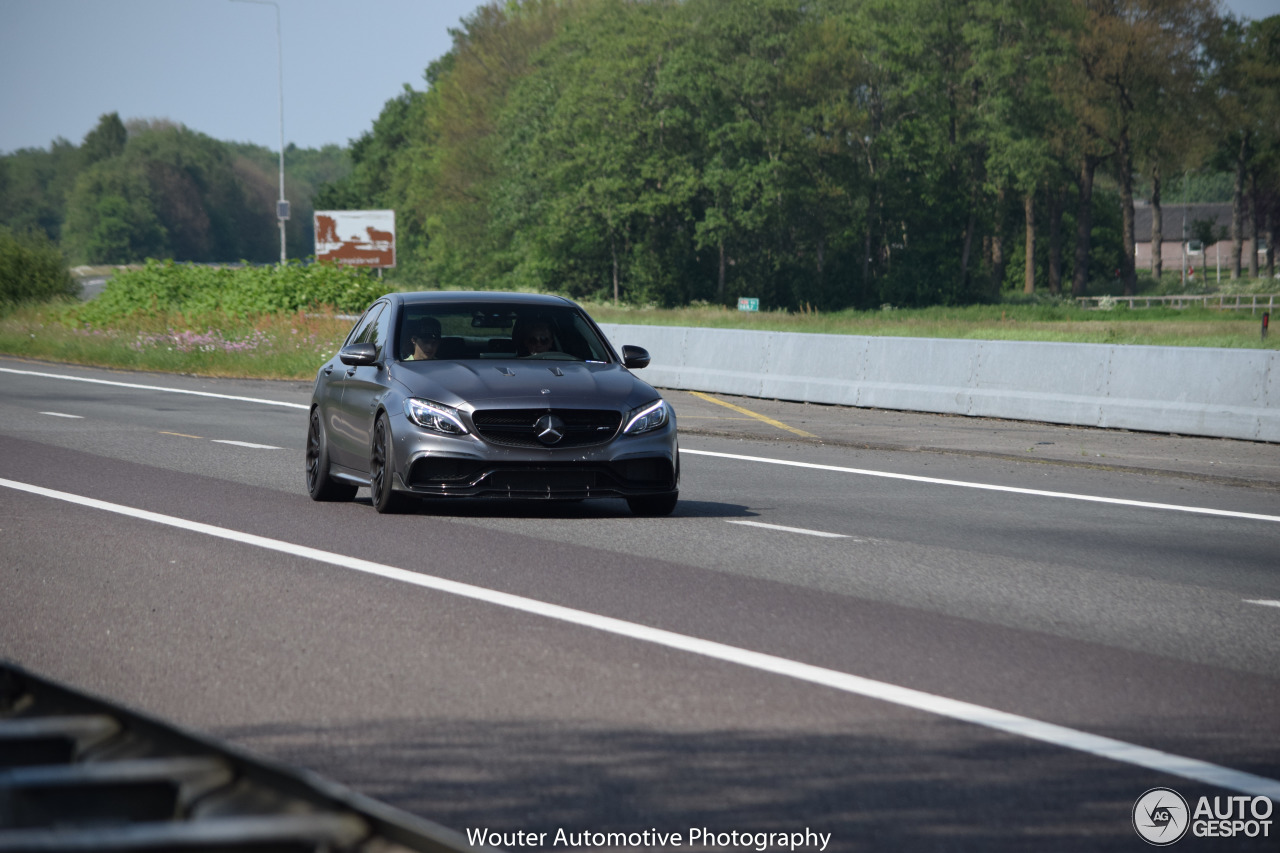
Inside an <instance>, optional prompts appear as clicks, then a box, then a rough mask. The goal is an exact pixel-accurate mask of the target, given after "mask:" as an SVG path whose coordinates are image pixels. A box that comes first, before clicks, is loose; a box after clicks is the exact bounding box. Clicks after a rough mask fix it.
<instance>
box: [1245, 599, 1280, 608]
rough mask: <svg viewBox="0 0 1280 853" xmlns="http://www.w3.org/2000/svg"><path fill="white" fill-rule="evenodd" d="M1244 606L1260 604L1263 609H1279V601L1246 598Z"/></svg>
mask: <svg viewBox="0 0 1280 853" xmlns="http://www.w3.org/2000/svg"><path fill="white" fill-rule="evenodd" d="M1244 603H1245V604H1261V605H1262V606H1263V607H1280V601H1272V600H1271V599H1269V598H1246V599H1245V600H1244Z"/></svg>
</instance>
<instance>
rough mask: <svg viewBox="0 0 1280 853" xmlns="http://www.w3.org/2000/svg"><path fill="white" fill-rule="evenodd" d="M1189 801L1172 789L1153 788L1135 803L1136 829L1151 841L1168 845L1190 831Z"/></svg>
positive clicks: (1157, 844)
mask: <svg viewBox="0 0 1280 853" xmlns="http://www.w3.org/2000/svg"><path fill="white" fill-rule="evenodd" d="M1190 823H1191V815H1190V814H1189V813H1188V812H1187V801H1186V800H1184V799H1182V795H1181V794H1179V793H1178V792H1177V791H1175V790H1173V789H1172V788H1152V789H1151V790H1150V791H1147V792H1146V793H1145V794H1143V795H1142V796H1141V797H1138V801H1137V802H1136V803H1134V804H1133V828H1134V829H1135V830H1137V832H1138V835H1140V836H1142V840H1143V841H1145V842H1147V843H1148V844H1154V845H1155V846H1157V847H1166V846H1168V845H1170V844H1172V843H1174V842H1175V841H1177V840H1179V839H1180V838H1182V836H1184V835H1186V834H1187V827H1188V826H1189V825H1190Z"/></svg>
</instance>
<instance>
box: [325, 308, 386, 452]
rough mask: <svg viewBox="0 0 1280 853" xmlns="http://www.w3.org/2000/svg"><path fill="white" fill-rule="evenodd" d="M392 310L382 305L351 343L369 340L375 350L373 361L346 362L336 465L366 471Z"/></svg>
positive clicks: (383, 389) (382, 388)
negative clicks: (344, 459) (341, 426)
mask: <svg viewBox="0 0 1280 853" xmlns="http://www.w3.org/2000/svg"><path fill="white" fill-rule="evenodd" d="M394 313H395V312H394V310H393V309H392V307H391V306H390V305H385V304H384V307H383V309H382V311H381V312H379V314H378V315H377V316H376V317H374V318H372V319H373V322H372V323H370V324H369V326H368V328H367V330H366V331H365V333H364V334H363V335H362V337H361V338H360V340H357V341H353V343H370V344H373V345H374V347H375V349H376V350H377V353H378V355H377V358H376V359H375V361H374V363H373V364H361V365H352V366H348V367H347V369H346V375H345V376H344V377H343V386H342V401H341V403H340V404H339V408H340V409H341V411H342V417H343V420H344V429H343V442H344V444H343V446H342V448H341V451H340V452H342V453H343V454H344V458H346V459H347V460H349V461H341V462H339V463H338V464H339V465H346V466H347V467H348V468H354V469H356V470H357V471H368V469H369V448H370V444H371V442H372V440H373V418H374V415H375V414H376V413H377V411H378V403H379V402H381V400H382V397H383V395H384V394H385V393H386V391H387V385H388V381H389V379H388V377H389V373H388V371H387V368H386V362H387V361H388V360H389V359H390V358H391V355H392V353H391V350H390V348H389V340H390V337H391V317H392V314H394Z"/></svg>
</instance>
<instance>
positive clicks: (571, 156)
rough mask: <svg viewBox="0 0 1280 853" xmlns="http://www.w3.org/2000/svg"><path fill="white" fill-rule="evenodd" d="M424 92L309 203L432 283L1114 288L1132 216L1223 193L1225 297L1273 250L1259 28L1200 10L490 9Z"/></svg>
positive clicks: (1172, 2)
mask: <svg viewBox="0 0 1280 853" xmlns="http://www.w3.org/2000/svg"><path fill="white" fill-rule="evenodd" d="M424 76H425V82H426V86H425V89H424V90H421V91H419V90H415V89H412V88H410V87H408V86H406V88H405V91H404V92H403V93H402V94H401V95H400V96H399V97H397V98H395V99H393V100H391V101H389V102H388V103H387V104H386V106H385V107H384V109H383V110H382V112H381V114H380V115H379V117H378V118H377V120H376V121H375V122H374V124H373V126H372V128H371V129H370V130H369V131H368V132H366V133H365V134H364V135H363V136H362V137H361V138H360V139H359V140H356V141H355V142H354V143H353V145H352V146H351V150H350V154H351V159H352V171H351V172H350V173H349V174H348V175H346V176H345V177H343V178H342V179H340V180H338V181H335V182H333V183H330V184H328V185H327V186H325V187H323V188H322V189H321V190H320V194H319V197H318V199H317V205H318V206H320V207H323V208H337V209H343V208H369V207H373V208H393V209H395V210H396V211H397V217H398V219H397V228H398V232H399V242H400V252H399V258H400V261H401V263H402V265H404V266H405V267H406V269H405V270H404V272H405V273H406V274H412V276H414V277H415V280H416V281H419V282H422V283H425V284H427V285H429V286H438V287H446V288H453V287H476V286H482V287H495V286H496V287H515V288H532V289H540V290H552V291H558V292H564V293H568V294H570V295H573V296H576V297H580V298H581V297H593V298H600V297H609V298H621V299H623V300H627V301H632V302H653V303H658V304H663V305H677V304H685V303H689V302H691V301H696V300H706V301H709V302H721V303H723V302H732V301H733V300H734V299H735V298H737V297H738V296H754V297H759V298H760V299H761V302H762V304H763V305H767V306H771V307H789V308H795V307H803V306H813V307H819V308H824V309H826V308H840V307H846V306H856V307H875V306H879V305H881V304H884V303H892V304H895V305H924V304H938V303H944V304H946V303H962V302H972V301H982V300H988V299H994V298H998V297H999V296H1000V295H1001V294H1002V293H1003V292H1007V291H1011V290H1012V291H1025V292H1034V291H1043V290H1047V291H1048V292H1050V293H1053V294H1058V293H1067V292H1070V293H1072V294H1082V293H1084V292H1086V290H1087V289H1088V288H1090V287H1091V286H1095V287H1096V286H1099V285H1100V284H1101V285H1106V286H1112V285H1114V284H1116V280H1117V279H1119V285H1120V286H1122V288H1123V290H1124V292H1125V293H1132V292H1134V290H1135V289H1136V288H1137V286H1138V283H1139V277H1140V276H1147V275H1155V276H1157V277H1158V276H1159V274H1160V272H1161V271H1160V270H1159V269H1158V268H1157V269H1155V270H1137V269H1135V264H1134V243H1135V240H1136V236H1137V235H1135V233H1134V207H1135V204H1137V203H1138V202H1139V201H1146V202H1147V203H1150V204H1151V205H1153V207H1154V208H1155V210H1156V211H1157V212H1158V211H1159V210H1160V209H1161V206H1162V204H1163V203H1164V202H1165V200H1168V199H1170V197H1171V196H1172V200H1174V201H1177V202H1181V201H1183V200H1184V199H1187V198H1190V197H1189V194H1188V191H1187V188H1186V183H1187V181H1188V180H1192V182H1193V183H1194V179H1195V178H1196V177H1202V176H1209V175H1212V176H1217V175H1221V174H1226V175H1227V176H1228V181H1229V183H1230V186H1231V195H1232V197H1233V199H1234V209H1235V214H1234V219H1233V225H1232V237H1233V238H1234V245H1235V247H1236V249H1235V251H1234V252H1233V254H1232V257H1231V275H1232V276H1233V277H1239V276H1241V275H1244V274H1246V273H1247V274H1250V275H1257V274H1258V273H1259V271H1258V265H1257V257H1256V253H1252V255H1251V256H1250V257H1248V258H1242V251H1241V245H1242V243H1243V241H1244V240H1245V239H1247V238H1252V237H1255V236H1258V235H1262V236H1263V237H1264V238H1265V237H1267V236H1270V237H1271V239H1267V240H1266V242H1267V245H1268V246H1270V245H1273V244H1274V236H1273V235H1274V230H1275V222H1276V215H1275V214H1276V212H1277V207H1278V205H1280V156H1278V155H1280V16H1276V17H1272V18H1268V19H1266V20H1264V21H1258V22H1250V23H1246V22H1242V21H1239V20H1235V19H1233V18H1232V17H1231V16H1229V15H1224V14H1222V13H1221V12H1220V10H1219V9H1218V7H1217V5H1216V3H1215V2H1214V0H502V2H491V3H489V4H487V5H484V6H481V7H480V8H479V9H477V10H476V11H475V12H474V13H473V14H472V15H470V16H469V17H467V18H465V19H464V20H463V21H462V22H461V26H460V27H458V28H457V29H456V30H454V31H453V46H452V49H451V50H450V51H449V52H448V53H447V54H446V55H445V56H443V57H442V58H440V59H439V60H437V61H436V62H433V63H432V64H431V65H430V66H429V67H428V68H427V69H426V72H425V75H424ZM1171 189H1172V190H1173V192H1172V193H1170V190H1171ZM1190 200H1193V201H1194V200H1196V199H1195V198H1190ZM1155 223H1156V224H1155V226H1154V228H1155V229H1156V230H1157V231H1159V230H1160V229H1161V228H1162V225H1161V217H1160V216H1159V215H1157V216H1156V217H1155ZM1161 236H1162V235H1161V234H1160V233H1157V234H1156V235H1155V237H1156V239H1157V241H1158V240H1159V239H1160V237H1161ZM1267 257H1268V260H1267V274H1268V275H1271V274H1273V273H1274V267H1273V264H1274V258H1273V255H1271V254H1268V256H1267Z"/></svg>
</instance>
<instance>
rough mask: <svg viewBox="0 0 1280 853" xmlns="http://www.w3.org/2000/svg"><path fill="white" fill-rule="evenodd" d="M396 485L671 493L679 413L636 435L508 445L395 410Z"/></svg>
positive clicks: (422, 489)
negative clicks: (431, 428)
mask: <svg viewBox="0 0 1280 853" xmlns="http://www.w3.org/2000/svg"><path fill="white" fill-rule="evenodd" d="M393 420H396V421H399V422H398V423H393V424H392V435H393V436H395V450H394V454H395V465H394V470H395V471H396V476H395V478H394V485H393V488H396V489H397V490H399V491H403V492H407V493H410V494H415V495H421V496H424V497H430V496H435V497H493V498H526V499H543V500H546V499H561V500H563V499H580V498H605V497H623V498H626V497H641V496H645V495H661V494H670V493H671V492H674V491H676V490H677V489H678V488H679V479H680V463H679V457H678V448H677V442H676V425H675V418H674V416H673V417H672V419H671V421H670V422H669V423H668V424H667V425H666V426H664V427H662V428H660V429H657V430H654V431H653V432H651V433H646V434H644V435H638V436H626V435H619V436H616V437H615V438H613V439H612V440H610V441H609V442H607V443H604V444H599V445H595V446H591V447H574V448H564V449H559V450H556V449H543V448H522V447H503V446H499V445H495V444H491V443H489V442H486V441H484V440H483V439H481V438H478V437H476V436H474V435H466V436H457V437H453V436H440V435H434V434H431V433H427V432H426V431H424V430H422V429H421V428H419V427H418V426H417V425H416V424H414V423H412V422H411V421H409V419H408V418H405V417H403V415H401V416H400V417H399V418H395V417H394V416H393Z"/></svg>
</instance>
